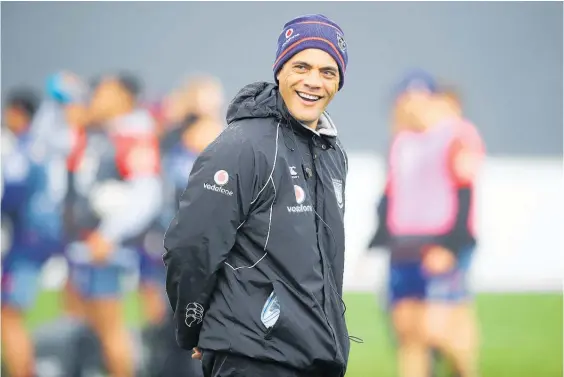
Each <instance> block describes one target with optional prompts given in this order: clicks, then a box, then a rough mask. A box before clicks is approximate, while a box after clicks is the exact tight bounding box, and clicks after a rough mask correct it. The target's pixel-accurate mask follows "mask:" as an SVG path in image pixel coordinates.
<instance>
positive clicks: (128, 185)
mask: <svg viewBox="0 0 564 377" xmlns="http://www.w3.org/2000/svg"><path fill="white" fill-rule="evenodd" d="M139 91H140V83H139V81H138V80H137V78H136V77H134V76H132V75H129V74H118V75H108V76H104V77H103V78H102V79H101V80H100V81H98V82H97V83H96V85H95V88H94V90H93V93H92V97H91V101H90V106H89V121H90V125H89V126H88V128H87V129H86V142H85V143H84V146H83V149H82V150H81V151H80V153H79V155H78V156H77V158H76V168H75V169H73V174H72V180H71V183H72V185H71V186H72V187H71V190H72V192H73V197H72V213H71V214H70V216H71V220H70V223H72V224H73V225H74V227H75V229H74V230H72V231H71V233H70V234H71V235H75V237H76V239H75V240H73V241H74V242H72V243H71V244H70V245H69V247H68V250H67V254H68V255H69V258H70V259H71V260H72V269H71V279H72V284H73V286H74V287H75V288H76V289H77V291H78V293H79V295H80V296H81V298H82V300H84V303H85V315H86V317H87V320H88V322H89V324H90V325H91V326H92V328H93V330H94V332H95V333H96V335H97V336H98V338H99V339H100V343H101V346H102V350H103V354H104V358H105V364H106V367H107V369H108V372H109V373H110V375H112V376H120V377H127V376H133V375H134V368H135V367H134V361H133V350H132V340H131V339H130V335H129V333H128V332H127V329H126V325H125V319H124V317H123V314H124V313H123V302H122V297H121V293H122V288H123V287H122V286H121V276H122V275H123V273H124V272H126V271H129V270H131V269H132V268H135V266H136V265H137V264H138V258H137V257H138V256H137V252H136V250H135V247H136V243H135V242H136V240H137V239H138V237H139V236H140V235H141V234H143V232H144V231H145V230H146V229H147V227H148V226H149V225H150V224H151V222H152V221H153V220H154V219H155V218H156V216H157V215H158V211H159V209H160V206H161V197H162V186H161V180H160V177H159V173H160V157H159V149H158V140H157V138H156V135H155V124H154V122H153V120H152V118H151V116H150V115H149V114H148V113H147V111H146V110H141V109H139V108H138V106H137V98H138V94H139Z"/></svg>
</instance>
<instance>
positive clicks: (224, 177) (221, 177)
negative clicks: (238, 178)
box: [213, 170, 229, 186]
mask: <svg viewBox="0 0 564 377" xmlns="http://www.w3.org/2000/svg"><path fill="white" fill-rule="evenodd" d="M213 180H214V182H215V183H216V184H218V185H220V186H223V185H225V184H226V183H227V182H228V181H229V174H227V172H226V171H225V170H218V171H217V172H216V173H215V174H214V176H213Z"/></svg>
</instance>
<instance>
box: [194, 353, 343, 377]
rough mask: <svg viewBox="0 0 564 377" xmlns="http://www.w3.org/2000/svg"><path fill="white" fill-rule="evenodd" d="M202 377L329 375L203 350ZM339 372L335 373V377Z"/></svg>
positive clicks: (320, 376) (316, 376) (328, 376)
mask: <svg viewBox="0 0 564 377" xmlns="http://www.w3.org/2000/svg"><path fill="white" fill-rule="evenodd" d="M202 367H203V369H204V377H326V376H327V377H330V376H332V375H331V374H327V373H324V372H321V371H319V372H317V371H311V372H308V371H300V370H297V369H293V368H289V367H287V366H285V365H282V364H280V363H275V362H268V361H262V360H256V359H251V358H248V357H245V356H239V355H235V354H232V353H225V352H215V351H210V350H204V351H203V355H202ZM338 376H339V374H337V377H338Z"/></svg>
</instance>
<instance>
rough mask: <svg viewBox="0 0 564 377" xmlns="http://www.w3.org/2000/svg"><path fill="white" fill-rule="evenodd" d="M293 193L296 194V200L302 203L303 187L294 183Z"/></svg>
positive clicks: (303, 196) (303, 197) (303, 198)
mask: <svg viewBox="0 0 564 377" xmlns="http://www.w3.org/2000/svg"><path fill="white" fill-rule="evenodd" d="M294 193H295V194H296V202H297V203H298V204H302V203H303V202H304V200H305V192H304V189H303V188H301V187H300V186H298V185H294Z"/></svg>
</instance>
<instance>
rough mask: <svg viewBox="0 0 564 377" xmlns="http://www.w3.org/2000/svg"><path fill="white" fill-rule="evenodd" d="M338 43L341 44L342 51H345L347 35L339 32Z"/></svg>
mask: <svg viewBox="0 0 564 377" xmlns="http://www.w3.org/2000/svg"><path fill="white" fill-rule="evenodd" d="M337 44H338V45H339V48H340V49H341V51H343V52H345V50H346V49H347V42H345V37H344V36H343V35H341V34H340V33H337Z"/></svg>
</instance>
